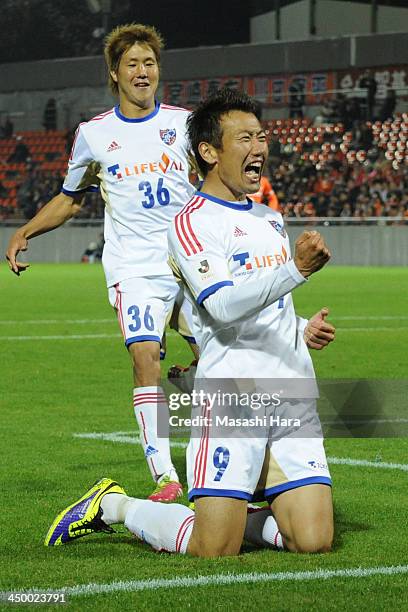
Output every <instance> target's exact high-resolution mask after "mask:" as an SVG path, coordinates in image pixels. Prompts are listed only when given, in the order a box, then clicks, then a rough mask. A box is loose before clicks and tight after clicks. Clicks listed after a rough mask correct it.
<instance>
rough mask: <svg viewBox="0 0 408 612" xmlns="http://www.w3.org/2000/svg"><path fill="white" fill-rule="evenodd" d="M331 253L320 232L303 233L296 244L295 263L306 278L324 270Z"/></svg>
mask: <svg viewBox="0 0 408 612" xmlns="http://www.w3.org/2000/svg"><path fill="white" fill-rule="evenodd" d="M330 257H331V253H330V251H329V249H328V248H327V245H326V243H325V241H324V238H323V236H321V234H319V232H316V231H313V232H307V231H306V232H303V233H302V234H301V235H300V236H299V238H298V239H297V240H296V243H295V257H294V262H295V265H296V267H297V269H298V270H299V272H300V273H301V274H303V276H304V277H305V278H307V277H308V276H310V275H311V274H313V273H314V272H317V271H318V270H320V268H323V266H324V265H325V264H326V263H327V262H328V261H329V259H330Z"/></svg>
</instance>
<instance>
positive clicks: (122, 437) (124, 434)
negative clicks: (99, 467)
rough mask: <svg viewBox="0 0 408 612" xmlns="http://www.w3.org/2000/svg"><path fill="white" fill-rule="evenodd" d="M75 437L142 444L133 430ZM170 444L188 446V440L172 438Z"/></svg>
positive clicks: (77, 436) (84, 434)
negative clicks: (180, 440)
mask: <svg viewBox="0 0 408 612" xmlns="http://www.w3.org/2000/svg"><path fill="white" fill-rule="evenodd" d="M73 436H74V438H82V439H85V440H107V441H108V442H119V443H120V444H140V440H139V438H138V436H137V435H136V434H134V433H133V432H131V431H112V432H110V433H97V432H93V433H74V434H73ZM170 446H172V447H173V448H187V442H176V441H175V440H170Z"/></svg>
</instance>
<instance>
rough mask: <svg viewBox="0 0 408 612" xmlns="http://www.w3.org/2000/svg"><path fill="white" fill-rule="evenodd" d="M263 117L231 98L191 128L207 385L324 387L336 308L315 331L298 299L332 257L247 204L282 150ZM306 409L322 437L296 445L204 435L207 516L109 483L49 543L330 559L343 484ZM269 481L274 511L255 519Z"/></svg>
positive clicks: (285, 439) (184, 240)
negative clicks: (257, 498)
mask: <svg viewBox="0 0 408 612" xmlns="http://www.w3.org/2000/svg"><path fill="white" fill-rule="evenodd" d="M259 119H260V113H259V108H258V106H257V104H256V103H255V102H254V101H253V100H252V99H251V98H249V97H248V96H246V95H245V94H241V93H237V92H233V91H231V90H227V89H226V90H221V91H220V92H218V93H217V94H215V95H214V96H213V97H211V98H209V99H208V100H207V101H205V102H203V103H202V104H201V105H200V106H199V107H198V108H197V110H196V111H195V112H193V113H192V115H191V116H190V117H189V119H188V134H189V138H190V143H191V146H192V149H193V151H194V154H195V156H196V159H197V163H198V165H199V167H200V170H201V171H202V173H203V175H204V177H205V181H204V184H203V186H202V191H200V192H198V193H196V195H195V197H194V198H193V199H192V200H191V202H190V203H188V204H187V205H186V206H185V207H184V208H183V209H182V211H181V212H180V213H179V214H178V215H177V216H176V217H175V220H174V222H173V223H172V226H171V228H170V231H169V247H170V258H171V264H172V267H173V270H174V271H175V273H176V274H178V275H179V277H180V278H182V279H183V282H184V283H185V285H186V290H187V291H189V292H190V297H191V298H192V299H193V300H195V302H196V303H197V305H198V306H197V310H198V317H199V321H200V331H201V334H202V337H201V343H200V344H201V357H200V362H199V365H198V369H197V378H198V379H199V378H201V379H214V378H224V379H240V378H241V379H244V378H245V379H248V378H253V379H256V378H258V377H259V373H260V372H262V375H263V378H269V379H277V378H279V379H288V380H292V381H293V380H295V379H305V380H312V381H313V380H314V371H313V364H312V361H311V358H310V355H309V351H308V347H309V348H316V349H321V348H323V347H324V346H326V345H327V344H328V343H329V342H331V341H332V340H333V339H334V327H333V326H332V325H330V324H329V323H328V322H326V321H325V318H326V316H327V314H328V310H327V309H322V310H321V311H320V312H319V313H317V314H316V315H315V316H314V317H312V318H311V319H310V320H309V321H308V322H307V321H305V320H304V319H300V318H299V317H296V315H295V311H294V307H293V302H292V297H291V294H290V292H291V290H293V289H295V288H297V287H298V286H300V285H302V284H303V283H304V282H305V281H306V279H307V278H308V277H309V276H310V275H311V274H313V273H314V272H317V271H318V270H319V269H320V268H322V267H323V266H324V265H325V263H327V261H328V260H329V258H330V253H329V251H328V249H327V247H326V245H325V243H324V241H323V238H322V237H321V236H320V235H319V234H318V233H317V232H304V233H303V234H302V235H301V236H300V237H299V238H298V240H297V241H296V246H295V254H294V257H293V259H292V257H291V255H290V245H289V240H288V237H287V235H286V232H285V229H284V227H283V220H282V217H281V215H280V214H279V213H277V212H275V211H273V210H271V209H269V208H267V207H263V206H253V205H252V202H251V200H250V199H248V198H247V197H246V194H247V193H254V192H256V191H257V190H258V189H259V182H260V178H261V176H262V169H263V166H264V164H265V161H266V158H267V153H268V147H267V143H266V136H265V132H264V131H263V129H262V126H261V124H260V121H259ZM289 404H290V405H291V406H289ZM293 406H294V407H295V409H298V410H299V413H302V414H303V415H304V414H305V411H306V419H304V420H305V421H306V422H307V421H309V422H312V423H314V425H313V427H314V431H315V433H316V435H314V436H310V430H308V432H307V433H305V435H304V436H303V435H302V434H303V431H304V430H303V429H302V428H301V429H300V430H299V431H298V432H297V433H296V437H295V436H294V435H292V433H289V434H288V435H281V436H278V437H276V436H274V432H273V431H266V430H265V435H264V436H263V437H262V436H261V437H257V438H254V437H250V438H245V437H244V438H241V439H238V440H236V439H229V438H228V437H221V438H217V437H214V436H212V435H211V432H209V431H208V428H205V427H203V434H202V436H201V438H198V439H197V438H193V437H192V438H191V440H190V443H189V448H188V452H187V468H188V481H189V497H190V500H194V502H195V512H193V511H192V510H190V509H189V508H187V507H185V506H183V505H180V504H172V505H171V506H165V505H163V504H160V503H156V504H155V503H152V502H150V501H149V500H141V499H135V498H129V497H127V495H126V494H125V492H124V490H123V489H122V488H121V487H120V486H119V485H118V484H117V483H115V482H113V481H112V480H109V479H103V480H102V481H100V482H99V483H97V484H96V485H95V486H94V487H93V488H92V489H90V491H88V492H87V493H86V494H85V496H84V497H83V498H81V499H80V500H78V501H77V502H75V503H74V504H72V505H71V506H69V507H68V508H67V509H65V510H64V511H63V512H62V513H61V514H60V515H58V516H57V518H56V519H55V521H54V523H53V525H52V526H51V528H50V530H49V532H48V535H47V537H46V541H45V543H46V544H47V545H57V544H61V543H65V542H68V541H70V540H73V539H75V538H77V537H80V536H82V535H87V534H89V533H93V532H95V531H111V527H110V525H111V524H114V523H117V522H124V523H125V525H126V526H127V527H128V528H129V530H130V531H132V532H133V533H134V534H136V535H137V536H138V537H139V538H141V539H143V540H144V541H146V542H147V543H148V544H150V545H151V546H152V547H153V548H155V549H158V550H167V551H170V552H180V553H185V552H187V553H189V554H191V555H194V556H200V557H216V556H220V555H236V554H238V552H239V550H240V548H241V545H242V542H243V539H244V536H245V539H247V540H249V541H253V542H256V543H258V544H260V545H263V544H265V545H267V544H272V545H274V546H275V547H277V548H285V549H287V550H290V551H294V552H295V551H297V552H324V551H328V550H330V548H331V544H332V538H333V510H332V498H331V479H330V474H329V471H328V468H327V461H326V457H325V452H324V448H323V441H322V437H321V434H320V428H319V423H318V419H317V414H316V409H315V402H314V401H313V400H305V401H298V402H297V403H293V402H286V408H288V407H291V408H292V409H293ZM284 408H285V407H284ZM286 408H285V409H286ZM204 409H205V408H204ZM308 415H310V419H309V418H308ZM316 423H317V425H316ZM272 429H273V428H272ZM217 453H218V454H217ZM220 457H222V460H221V459H220ZM258 482H260V483H261V484H262V486H263V494H264V497H265V498H266V499H267V500H268V502H269V504H270V508H268V509H267V510H266V511H262V512H259V513H258V512H257V513H254V514H253V515H248V514H247V505H248V501H250V500H251V499H252V496H253V494H254V492H255V489H256V487H257V484H258ZM214 534H216V537H214Z"/></svg>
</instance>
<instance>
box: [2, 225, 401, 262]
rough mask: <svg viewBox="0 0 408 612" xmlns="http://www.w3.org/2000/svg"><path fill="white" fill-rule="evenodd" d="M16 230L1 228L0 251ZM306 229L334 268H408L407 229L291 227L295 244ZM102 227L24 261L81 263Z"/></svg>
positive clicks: (67, 233) (83, 230) (76, 232)
mask: <svg viewBox="0 0 408 612" xmlns="http://www.w3.org/2000/svg"><path fill="white" fill-rule="evenodd" d="M15 229H16V227H15V226H13V227H5V226H3V227H0V252H2V253H5V251H6V248H7V243H8V240H9V238H10V236H11V235H12V233H13V232H14V231H15ZM304 229H318V230H319V232H321V234H322V235H323V236H324V238H325V240H326V241H327V244H328V245H329V247H330V249H331V251H332V255H333V257H332V262H331V263H332V264H333V265H343V266H345V265H347V266H408V240H407V228H406V226H356V227H350V226H344V227H316V228H311V227H310V226H306V228H305V226H289V227H288V233H289V236H290V239H291V243H292V245H293V244H294V242H295V240H296V238H297V236H298V235H299V234H300V233H301V232H302V231H303V230H304ZM102 231H103V226H102V224H98V223H95V222H94V223H93V224H92V225H81V226H77V225H74V224H72V223H68V224H67V225H66V226H64V227H62V228H59V229H57V230H55V231H53V232H50V233H49V234H46V235H44V236H41V237H39V238H36V239H34V240H32V241H30V247H29V251H28V252H27V254H24V253H23V254H21V260H23V261H29V262H33V263H35V262H54V263H62V262H79V261H80V260H81V256H82V254H83V253H84V251H85V250H86V248H87V247H88V245H89V244H90V243H91V242H97V241H98V239H99V236H100V233H101V232H102Z"/></svg>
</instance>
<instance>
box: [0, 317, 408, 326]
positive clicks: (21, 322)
mask: <svg viewBox="0 0 408 612" xmlns="http://www.w3.org/2000/svg"><path fill="white" fill-rule="evenodd" d="M333 319H334V320H335V321H406V320H408V315H399V316H398V315H385V316H383V315H378V316H377V315H372V316H371V315H369V316H364V315H362V316H360V315H359V316H352V315H351V316H334V317H333ZM98 323H115V324H117V320H116V318H115V316H114V315H112V317H110V318H109V319H29V320H24V319H18V320H6V321H0V325H59V324H64V325H65V324H67V325H76V324H78V325H86V324H98Z"/></svg>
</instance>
